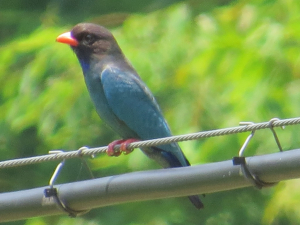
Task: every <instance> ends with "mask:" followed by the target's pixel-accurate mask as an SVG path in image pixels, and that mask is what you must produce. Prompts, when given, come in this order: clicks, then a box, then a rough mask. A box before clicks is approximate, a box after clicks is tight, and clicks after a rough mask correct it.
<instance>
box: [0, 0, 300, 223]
mask: <svg viewBox="0 0 300 225" xmlns="http://www.w3.org/2000/svg"><path fill="white" fill-rule="evenodd" d="M299 12H300V2H299V1H298V0H277V1H275V0H274V1H273V0H252V1H246V0H238V1H229V0H227V1H226V0H214V1H197V0H190V1H172V0H164V1H162V0H160V1H159V0H152V1H138V0H130V1H125V0H122V1H118V0H114V1H111V0H98V1H92V0H87V1H81V2H80V1H74V0H70V1H66V0H65V1H56V0H48V1H40V0H39V1H38V0H28V1H24V0H12V1H3V0H2V1H0V115H1V116H0V160H1V161H3V160H7V159H13V158H23V157H30V156H35V155H42V154H47V152H48V151H49V150H52V149H63V150H66V151H67V150H75V149H78V148H80V147H81V146H90V147H96V146H105V145H107V144H108V143H110V142H111V141H113V140H114V139H117V138H119V137H118V136H117V135H116V134H114V133H113V132H112V131H111V130H110V129H109V128H107V127H106V126H105V125H104V124H103V123H102V121H101V120H100V119H99V118H98V115H97V114H96V112H95V110H94V108H93V105H92V103H91V101H90V99H89V96H88V93H87V90H86V87H85V84H84V80H83V76H82V73H81V68H80V66H79V64H78V62H77V59H76V57H75V55H74V54H73V53H72V51H71V50H70V48H69V47H68V46H66V45H62V44H60V43H56V42H55V38H56V37H57V36H58V35H59V34H61V33H62V32H65V31H69V30H70V29H71V28H72V27H73V26H74V25H75V24H76V23H78V22H83V21H85V22H93V23H98V24H101V25H104V26H106V27H108V28H109V29H110V30H111V31H112V32H113V34H114V35H115V37H116V39H117V40H118V43H119V45H120V46H121V48H122V49H123V51H124V53H125V55H126V56H127V58H128V59H129V60H130V61H131V63H132V64H133V65H134V67H135V68H136V70H137V71H138V73H139V74H140V76H141V77H142V79H143V80H144V81H145V83H146V84H147V85H148V86H149V88H150V89H151V90H152V92H153V94H154V95H155V96H156V98H157V100H158V102H159V104H160V106H161V108H162V110H163V112H164V115H165V117H166V119H167V121H168V122H169V125H170V127H171V129H172V131H173V134H185V133H191V132H197V131H204V130H211V129H218V128H225V127H232V126H238V124H239V122H240V121H253V122H263V121H269V120H270V119H271V118H274V117H278V118H291V117H298V116H299V111H300V104H299V102H300V90H299V86H300V79H299V78H300V54H299V49H300V48H299V47H300V14H299ZM276 130H277V133H278V136H279V138H280V141H281V144H282V146H283V148H284V149H285V150H288V149H293V148H298V147H299V146H300V141H299V138H298V134H299V133H298V132H299V126H293V127H287V128H286V129H285V130H280V129H276ZM247 135H248V134H246V133H245V134H237V135H231V136H224V137H217V138H208V139H202V140H199V141H190V142H184V143H180V145H181V147H182V149H183V151H184V153H185V154H186V156H187V158H189V160H190V162H191V163H192V164H203V163H209V162H217V161H222V160H228V159H231V158H232V157H233V156H235V155H237V152H238V150H239V148H240V147H241V145H242V144H243V142H244V140H245V139H246V137H247ZM276 151H278V148H277V146H276V143H275V141H274V138H273V136H272V133H271V132H270V131H269V130H263V131H258V132H256V134H255V137H254V139H253V140H252V141H251V143H250V145H249V147H248V148H247V152H246V155H249V156H250V155H262V154H267V153H272V152H276ZM87 160H88V164H89V166H90V167H91V169H92V170H93V173H94V175H95V176H96V177H103V176H110V175H116V174H122V173H126V172H132V171H138V170H150V169H156V168H159V167H158V165H157V164H156V163H155V162H152V161H151V160H150V159H148V158H147V157H145V156H144V155H143V154H142V153H141V152H140V151H139V150H135V151H134V152H133V153H132V154H130V155H128V156H120V157H118V158H115V157H113V158H109V157H107V156H106V155H100V156H98V157H96V158H95V159H87ZM56 164H57V163H56V162H48V163H42V164H36V165H31V166H25V167H16V168H9V169H2V170H1V171H0V191H1V192H10V191H15V190H23V189H29V188H34V187H39V186H45V185H47V183H48V181H49V179H50V176H51V174H52V172H53V170H54V168H55V166H56ZM88 178H89V176H88V173H87V172H86V171H85V169H82V165H81V162H80V160H69V161H68V162H67V165H66V167H65V168H64V169H63V171H62V174H61V175H60V177H59V180H58V183H64V182H71V181H76V180H81V179H88ZM299 187H300V182H299V180H293V181H286V182H281V183H279V184H278V185H277V186H275V187H273V188H269V189H263V190H261V191H258V190H256V189H254V188H245V189H238V190H233V191H226V192H220V193H214V194H209V195H207V196H206V197H205V198H204V199H203V198H202V199H203V202H204V204H205V209H204V210H201V211H197V210H196V209H194V208H193V206H192V205H191V204H190V202H189V201H188V200H187V199H186V198H177V199H163V200H153V201H146V202H135V203H128V204H122V205H115V206H109V207H103V208H98V209H93V210H91V211H90V212H89V213H88V214H86V215H84V216H82V217H80V218H76V219H72V218H69V217H67V216H51V217H44V218H32V219H28V220H26V221H16V222H10V223H8V224H26V225H44V224H64V225H65V224H66V225H68V224H76V225H77V224H78V225H80V224H87V225H94V224H112V225H114V224H130V225H136V224H149V225H156V224H159V225H168V224H207V225H214V224H298V221H299V220H300V210H299V205H300V196H299V193H300V191H299Z"/></svg>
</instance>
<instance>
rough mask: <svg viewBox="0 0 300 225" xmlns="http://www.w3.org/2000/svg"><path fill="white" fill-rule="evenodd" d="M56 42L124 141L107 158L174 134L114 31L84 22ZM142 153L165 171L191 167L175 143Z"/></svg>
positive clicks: (194, 200)
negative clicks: (73, 58)
mask: <svg viewBox="0 0 300 225" xmlns="http://www.w3.org/2000/svg"><path fill="white" fill-rule="evenodd" d="M56 40H57V41H58V42H61V43H65V44H69V45H70V46H71V48H72V49H73V50H74V52H75V54H76V55H77V58H78V60H79V62H80V65H81V67H82V71H83V75H84V79H85V83H86V86H87V88H88V91H89V94H90V97H91V99H92V101H93V103H94V105H95V107H96V110H97V113H98V114H99V116H100V118H102V120H103V121H104V122H105V123H106V124H107V125H109V126H110V127H111V128H112V129H113V130H114V131H115V132H116V133H118V134H119V135H120V136H121V137H122V138H123V140H117V141H114V142H112V143H111V144H110V145H109V149H108V151H107V153H108V155H119V153H115V152H114V149H113V147H114V146H115V145H116V144H121V151H125V152H126V151H127V149H126V146H127V145H128V143H131V142H134V141H136V140H148V139H154V138H162V137H168V136H171V131H170V129H169V126H168V124H167V122H166V120H165V119H164V117H163V115H162V112H161V110H160V108H159V106H158V104H157V102H156V100H155V99H154V97H153V94H152V93H151V91H150V90H149V89H148V87H147V86H146V85H145V83H144V82H143V81H142V80H141V78H140V77H139V75H138V74H137V72H136V71H135V69H134V68H133V67H132V65H131V64H130V63H129V61H128V60H127V59H126V57H125V56H124V54H123V52H122V50H121V49H120V47H119V45H118V43H117V41H116V40H115V38H114V36H113V35H112V33H111V32H110V31H108V30H107V29H106V28H104V27H102V26H98V25H96V24H91V23H80V24H77V25H76V26H75V27H73V29H72V30H71V31H70V32H67V33H64V34H61V35H59V36H58V37H57V39H56ZM141 150H142V151H143V152H144V153H145V154H146V155H147V156H148V157H150V158H152V159H154V160H155V161H157V162H158V163H159V164H160V165H161V166H162V167H164V168H169V167H183V166H189V165H190V163H189V162H188V160H187V159H186V157H185V156H184V155H183V152H182V151H181V149H180V147H179V145H178V144H177V143H172V144H166V145H161V146H156V147H143V148H141ZM189 199H190V201H191V202H192V203H193V204H194V205H195V207H196V208H198V209H200V208H203V204H202V202H201V201H200V199H199V197H198V196H189Z"/></svg>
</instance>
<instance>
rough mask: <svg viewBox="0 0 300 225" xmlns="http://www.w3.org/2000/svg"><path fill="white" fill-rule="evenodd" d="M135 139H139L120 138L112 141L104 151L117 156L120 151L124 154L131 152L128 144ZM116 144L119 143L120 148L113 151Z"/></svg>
mask: <svg viewBox="0 0 300 225" xmlns="http://www.w3.org/2000/svg"><path fill="white" fill-rule="evenodd" d="M136 141H139V140H138V139H134V138H130V139H126V140H123V139H122V140H116V141H113V142H111V143H110V144H109V145H108V149H107V151H106V153H107V155H109V156H119V155H121V153H122V152H124V153H125V154H129V153H131V152H132V149H128V145H129V144H131V143H133V142H136ZM116 145H121V146H120V150H119V151H118V152H115V151H114V147H115V146H116Z"/></svg>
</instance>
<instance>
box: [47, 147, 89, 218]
mask: <svg viewBox="0 0 300 225" xmlns="http://www.w3.org/2000/svg"><path fill="white" fill-rule="evenodd" d="M61 152H63V151H60V150H56V151H50V152H49V153H50V154H57V153H61ZM64 163H65V159H64V160H63V161H61V162H60V163H59V164H58V165H57V166H56V168H55V170H54V173H53V175H52V177H51V179H50V181H49V186H50V187H49V188H46V189H45V190H44V196H45V197H46V198H48V199H53V200H54V202H55V203H56V205H57V206H58V208H59V209H61V210H62V211H64V212H66V213H67V214H68V215H69V216H70V217H77V216H79V215H82V214H84V213H87V212H88V211H89V210H74V209H72V208H70V207H68V206H67V205H66V204H65V203H64V202H63V201H62V200H61V199H60V198H59V196H58V190H57V188H55V187H54V182H55V180H56V178H57V177H58V175H59V172H60V170H61V168H62V167H63V166H64Z"/></svg>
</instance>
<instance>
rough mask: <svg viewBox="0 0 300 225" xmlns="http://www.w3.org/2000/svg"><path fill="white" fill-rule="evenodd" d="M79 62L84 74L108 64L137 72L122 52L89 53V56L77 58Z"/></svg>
mask: <svg viewBox="0 0 300 225" xmlns="http://www.w3.org/2000/svg"><path fill="white" fill-rule="evenodd" d="M79 62H80V64H81V67H82V70H83V73H84V74H85V75H87V74H89V73H90V72H92V73H94V72H96V73H97V72H99V71H102V70H104V69H105V68H107V67H108V66H109V67H118V68H122V70H127V71H128V72H132V73H134V74H137V73H136V71H135V70H134V68H133V67H132V66H131V63H130V62H129V61H128V60H127V59H126V58H125V56H124V55H123V54H122V53H120V54H114V55H98V54H97V55H96V54H95V55H91V57H89V58H82V59H79ZM91 70H95V71H91Z"/></svg>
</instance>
